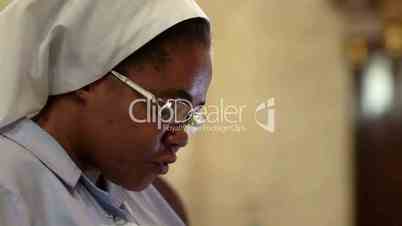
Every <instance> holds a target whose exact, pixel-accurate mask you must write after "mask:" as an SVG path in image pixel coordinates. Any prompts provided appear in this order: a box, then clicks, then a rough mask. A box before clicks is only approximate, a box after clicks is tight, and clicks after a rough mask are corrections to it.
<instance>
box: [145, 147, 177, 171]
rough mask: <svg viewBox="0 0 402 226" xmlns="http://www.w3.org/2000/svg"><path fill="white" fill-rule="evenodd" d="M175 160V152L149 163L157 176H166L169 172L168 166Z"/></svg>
mask: <svg viewBox="0 0 402 226" xmlns="http://www.w3.org/2000/svg"><path fill="white" fill-rule="evenodd" d="M176 160H177V157H176V154H175V152H167V153H165V154H163V155H161V156H159V158H157V159H156V160H155V161H153V162H151V165H152V167H153V170H154V171H155V172H156V173H157V174H167V173H168V171H169V165H170V164H173V163H175V162H176Z"/></svg>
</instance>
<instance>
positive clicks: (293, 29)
mask: <svg viewBox="0 0 402 226" xmlns="http://www.w3.org/2000/svg"><path fill="white" fill-rule="evenodd" d="M198 2H199V3H200V4H201V5H202V6H203V8H204V9H205V11H206V12H207V13H208V14H209V15H210V16H211V18H212V20H213V24H214V39H215V41H214V46H215V50H214V58H215V72H214V80H213V84H212V87H211V90H210V94H209V103H210V104H211V103H212V104H214V103H217V102H218V101H219V99H220V98H224V101H225V102H226V103H229V104H241V105H243V104H246V105H247V109H246V111H245V113H244V117H245V120H244V125H245V126H246V128H247V130H246V131H245V132H241V133H236V132H227V133H224V134H219V133H218V134H217V133H212V132H206V131H203V132H202V133H201V134H200V135H197V136H196V137H194V139H193V140H192V141H191V144H190V147H188V148H187V149H186V150H184V151H183V152H182V153H181V154H180V155H179V162H178V164H177V166H176V167H175V168H174V170H173V172H171V173H170V175H169V176H168V178H169V179H170V181H171V182H172V183H174V184H175V186H176V187H177V188H178V189H179V190H180V192H181V193H182V195H183V197H184V199H185V200H186V202H187V206H188V209H189V211H190V215H191V219H192V222H193V225H194V226H212V225H231V226H258V225H263V226H313V225H314V226H348V225H352V223H351V219H352V212H351V210H352V207H351V205H352V204H351V186H352V185H351V173H350V171H351V159H350V158H351V137H350V135H351V134H350V125H349V124H348V121H349V119H348V114H349V113H350V112H349V108H348V105H349V103H348V98H350V96H351V95H350V94H351V92H350V90H349V88H350V84H349V82H350V76H349V75H348V74H347V73H346V68H345V64H344V62H343V55H342V54H343V52H342V44H343V26H342V20H341V18H338V15H336V13H335V11H334V10H333V9H331V8H330V7H329V6H328V5H327V3H326V2H327V1H324V0H299V1H290V0H250V1H240V0H231V1H212V0H199V1H198ZM328 2H329V1H328ZM270 97H275V99H276V123H277V131H276V133H274V134H270V133H268V132H266V131H263V130H262V129H261V128H259V127H258V126H257V125H256V123H255V120H254V109H255V107H256V106H257V103H258V102H261V101H263V100H266V99H268V98H270Z"/></svg>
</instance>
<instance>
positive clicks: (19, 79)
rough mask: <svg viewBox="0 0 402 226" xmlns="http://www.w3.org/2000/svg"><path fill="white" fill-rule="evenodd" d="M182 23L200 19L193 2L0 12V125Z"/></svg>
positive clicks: (26, 3) (46, 0)
mask: <svg viewBox="0 0 402 226" xmlns="http://www.w3.org/2000/svg"><path fill="white" fill-rule="evenodd" d="M190 18H204V19H206V20H208V18H207V16H206V15H205V14H204V12H203V11H202V10H201V9H200V7H199V6H198V5H197V4H196V3H195V2H194V1H193V0H116V1H112V0H14V1H13V2H11V3H10V5H8V6H7V7H6V8H5V9H4V10H3V11H2V12H1V13H0V56H1V58H0V128H1V127H4V126H5V125H7V124H9V123H11V122H13V121H16V120H18V119H19V118H22V117H24V116H28V115H31V114H33V113H36V112H38V111H40V110H41V109H42V108H43V106H44V105H45V104H46V101H47V97H48V96H49V95H57V94H62V93H66V92H70V91H74V90H77V89H80V88H82V87H84V86H86V85H88V84H90V83H92V82H94V81H96V80H98V79H99V78H101V77H102V76H103V75H105V74H107V72H108V71H110V70H111V69H112V68H113V67H115V66H116V65H117V64H118V63H119V62H121V61H122V60H123V59H124V58H126V57H128V56H129V55H131V54H132V53H133V52H135V51H136V50H137V49H139V48H140V47H141V46H143V45H144V44H146V43H147V42H149V41H150V40H151V39H153V38H154V37H155V36H157V35H158V34H160V33H162V32H163V31H165V30H166V29H168V28H170V27H172V26H174V25H175V24H177V23H179V22H182V21H184V20H187V19H190Z"/></svg>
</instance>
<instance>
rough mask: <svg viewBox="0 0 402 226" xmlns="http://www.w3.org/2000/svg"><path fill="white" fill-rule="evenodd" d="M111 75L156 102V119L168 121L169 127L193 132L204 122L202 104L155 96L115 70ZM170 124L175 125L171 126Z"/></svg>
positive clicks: (151, 101) (150, 100)
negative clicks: (157, 117) (195, 104)
mask: <svg viewBox="0 0 402 226" xmlns="http://www.w3.org/2000/svg"><path fill="white" fill-rule="evenodd" d="M111 73H112V75H113V76H114V77H116V78H117V79H119V80H120V81H121V82H123V83H124V84H126V85H127V86H129V87H130V88H131V89H133V90H135V91H136V92H138V93H139V94H141V95H142V96H144V97H145V98H146V99H147V100H148V101H149V102H150V103H156V105H157V107H158V116H159V117H160V118H159V119H158V120H161V121H163V122H164V123H168V124H169V125H170V126H171V127H170V129H184V130H185V131H186V132H187V133H190V134H193V133H195V132H196V131H197V130H198V129H199V128H201V127H202V125H204V124H205V122H206V116H205V114H204V111H203V109H202V106H198V107H192V104H191V102H190V101H188V100H185V99H168V100H163V99H161V98H156V96H155V95H154V94H152V93H151V92H149V91H148V90H146V89H144V88H142V87H141V86H140V85H138V84H137V83H135V82H134V81H132V80H131V79H129V78H128V77H126V76H124V75H122V74H120V73H119V72H117V71H111ZM172 125H175V126H174V127H172Z"/></svg>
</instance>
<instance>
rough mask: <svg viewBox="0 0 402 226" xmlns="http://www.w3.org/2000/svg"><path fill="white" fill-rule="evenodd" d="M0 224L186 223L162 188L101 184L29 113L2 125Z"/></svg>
mask: <svg viewBox="0 0 402 226" xmlns="http://www.w3.org/2000/svg"><path fill="white" fill-rule="evenodd" d="M0 153H1V155H0V166H1V170H0V226H53V225H54V226H56V225H57V226H67V225H68V226H95V225H96V226H98V225H99V226H100V225H102V226H109V225H133V226H134V225H145V226H158V225H160V226H183V225H184V224H183V222H182V221H181V220H180V218H179V217H178V216H177V215H176V213H175V212H174V211H173V210H172V209H171V208H170V206H169V204H168V203H167V202H166V201H165V200H164V199H163V197H162V196H161V195H160V194H159V192H158V191H157V190H156V189H155V188H154V187H153V186H152V185H150V186H148V187H147V188H146V189H145V190H143V191H141V192H132V191H128V190H126V189H124V188H123V187H121V186H119V185H117V184H114V183H112V182H109V181H108V188H109V189H108V191H107V192H106V191H103V190H101V189H99V188H98V187H97V186H95V184H94V183H93V180H91V179H90V177H89V176H87V175H84V174H83V172H82V171H81V170H80V169H79V168H78V167H77V166H76V164H75V163H74V162H73V161H72V160H71V158H70V157H69V155H68V154H67V153H66V151H65V150H64V149H63V147H62V146H61V145H60V144H59V143H58V142H57V141H56V140H55V139H53V137H52V136H50V135H49V134H48V133H47V132H46V131H45V130H43V129H42V128H40V127H39V126H38V125H37V124H36V123H34V122H33V121H31V120H30V119H22V120H20V121H18V122H16V123H13V124H12V125H10V126H8V127H6V128H3V129H2V130H1V131H0Z"/></svg>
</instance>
